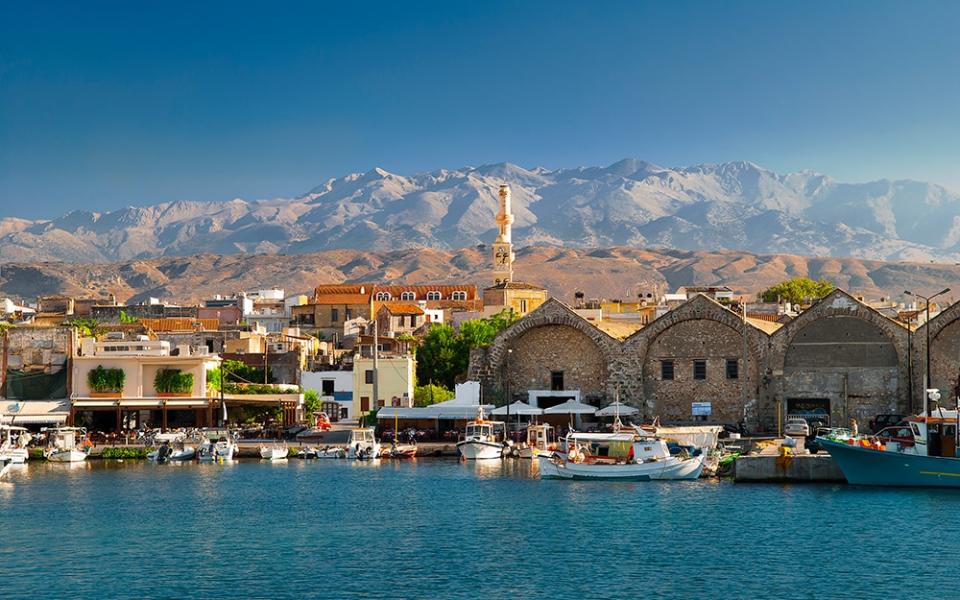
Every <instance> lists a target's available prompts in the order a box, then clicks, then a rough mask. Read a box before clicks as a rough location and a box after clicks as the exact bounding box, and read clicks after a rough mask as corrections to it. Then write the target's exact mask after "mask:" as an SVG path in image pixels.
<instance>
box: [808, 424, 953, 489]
mask: <svg viewBox="0 0 960 600" xmlns="http://www.w3.org/2000/svg"><path fill="white" fill-rule="evenodd" d="M957 418H958V415H957V411H956V410H942V409H935V410H933V411H931V412H930V413H927V414H924V415H917V416H912V417H908V418H907V419H905V420H904V422H903V423H901V424H900V425H895V426H893V427H887V428H885V429H882V430H880V431H879V432H877V433H876V434H874V435H859V434H857V433H855V432H852V431H850V430H843V429H833V430H830V431H829V432H828V433H826V434H824V435H820V436H818V437H817V442H818V443H819V444H820V446H821V447H822V448H823V449H825V450H826V451H828V452H829V453H830V456H832V457H833V460H834V462H835V463H836V464H837V467H839V468H840V470H841V471H842V472H843V476H844V477H846V479H847V481H848V482H849V483H851V484H854V485H881V486H895V487H954V488H960V458H958V456H957V446H958V444H957V431H958V429H957V426H958V420H957Z"/></svg>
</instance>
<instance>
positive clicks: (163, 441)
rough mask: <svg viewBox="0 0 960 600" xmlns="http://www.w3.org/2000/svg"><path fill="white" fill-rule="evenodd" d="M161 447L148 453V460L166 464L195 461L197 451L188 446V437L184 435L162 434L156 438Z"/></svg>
mask: <svg viewBox="0 0 960 600" xmlns="http://www.w3.org/2000/svg"><path fill="white" fill-rule="evenodd" d="M154 439H155V440H156V441H159V442H160V446H159V447H158V448H157V449H156V450H154V451H152V452H149V453H147V460H150V461H153V462H158V463H165V462H167V461H168V460H169V461H172V460H181V461H182V460H193V457H194V456H196V450H195V449H194V448H193V446H188V445H187V444H186V439H187V436H186V434H184V433H161V434H158V435H157V436H156V438H154Z"/></svg>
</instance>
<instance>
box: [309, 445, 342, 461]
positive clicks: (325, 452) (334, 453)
mask: <svg viewBox="0 0 960 600" xmlns="http://www.w3.org/2000/svg"><path fill="white" fill-rule="evenodd" d="M313 457H314V458H346V457H347V451H346V450H345V449H343V448H341V447H339V446H326V447H324V448H317V449H316V450H314V451H313Z"/></svg>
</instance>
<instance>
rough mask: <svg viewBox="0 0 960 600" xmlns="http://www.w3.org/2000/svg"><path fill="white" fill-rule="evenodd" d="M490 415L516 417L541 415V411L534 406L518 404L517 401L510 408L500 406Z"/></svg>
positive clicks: (523, 403)
mask: <svg viewBox="0 0 960 600" xmlns="http://www.w3.org/2000/svg"><path fill="white" fill-rule="evenodd" d="M490 414H492V415H516V416H521V415H523V416H527V415H542V414H543V409H542V408H537V407H536V406H530V405H529V404H527V403H526V402H520V401H519V400H518V401H516V402H514V403H513V404H511V405H510V406H501V407H500V408H495V409H493V412H491V413H490Z"/></svg>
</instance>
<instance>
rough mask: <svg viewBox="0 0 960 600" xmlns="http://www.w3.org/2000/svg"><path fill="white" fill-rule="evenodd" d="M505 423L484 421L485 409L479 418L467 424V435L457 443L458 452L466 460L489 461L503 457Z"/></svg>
mask: <svg viewBox="0 0 960 600" xmlns="http://www.w3.org/2000/svg"><path fill="white" fill-rule="evenodd" d="M503 434H504V423H503V422H502V421H487V420H486V419H484V415H483V408H482V407H481V408H480V409H479V410H478V411H477V418H476V420H474V421H470V422H469V423H467V429H466V434H465V435H464V437H463V439H462V440H460V441H459V442H457V450H459V451H460V455H461V456H462V457H463V458H465V459H466V460H487V459H494V458H501V457H502V456H503V450H504V443H503Z"/></svg>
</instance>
